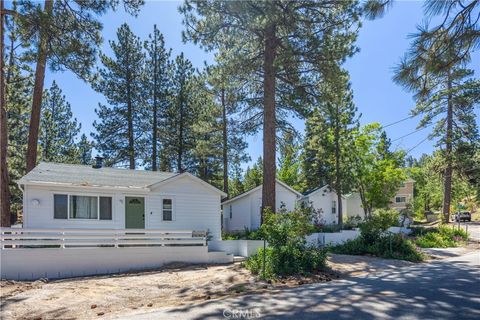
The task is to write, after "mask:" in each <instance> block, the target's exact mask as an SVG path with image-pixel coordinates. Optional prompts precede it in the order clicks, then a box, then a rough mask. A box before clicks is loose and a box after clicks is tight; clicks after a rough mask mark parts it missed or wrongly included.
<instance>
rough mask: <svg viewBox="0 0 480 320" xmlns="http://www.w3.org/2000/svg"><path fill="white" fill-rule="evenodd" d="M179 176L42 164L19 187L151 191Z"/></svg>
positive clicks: (140, 171)
mask: <svg viewBox="0 0 480 320" xmlns="http://www.w3.org/2000/svg"><path fill="white" fill-rule="evenodd" d="M177 175H180V174H178V173H171V172H159V171H145V170H129V169H118V168H108V167H103V168H99V169H94V168H92V167H91V166H85V165H76V164H60V163H49V162H40V163H39V164H38V165H37V166H36V167H35V168H34V169H33V170H32V171H30V172H29V173H27V174H26V175H25V176H23V177H22V178H21V179H20V180H19V181H18V183H19V184H39V185H41V184H45V185H58V186H78V187H108V188H115V189H117V188H118V189H149V187H150V186H151V185H152V184H155V183H158V182H161V181H164V180H167V179H169V178H171V177H174V176H177Z"/></svg>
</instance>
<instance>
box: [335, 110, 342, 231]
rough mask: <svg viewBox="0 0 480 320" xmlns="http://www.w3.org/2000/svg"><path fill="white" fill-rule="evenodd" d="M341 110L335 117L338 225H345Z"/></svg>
mask: <svg viewBox="0 0 480 320" xmlns="http://www.w3.org/2000/svg"><path fill="white" fill-rule="evenodd" d="M338 116H339V110H338V106H337V114H336V117H335V122H336V123H335V189H337V201H338V204H337V207H338V224H339V225H340V226H342V225H343V206H342V180H341V179H342V178H341V177H342V172H341V169H340V124H339V119H338Z"/></svg>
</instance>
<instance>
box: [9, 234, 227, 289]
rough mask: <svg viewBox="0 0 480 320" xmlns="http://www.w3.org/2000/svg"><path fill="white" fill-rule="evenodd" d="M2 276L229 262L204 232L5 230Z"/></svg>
mask: <svg viewBox="0 0 480 320" xmlns="http://www.w3.org/2000/svg"><path fill="white" fill-rule="evenodd" d="M0 239H1V245H0V248H1V250H0V258H1V259H0V263H1V264H0V271H1V278H2V279H13V280H33V279H38V278H68V277H78V276H87V275H97V274H110V273H117V272H129V271H137V270H146V269H154V268H158V267H160V266H162V265H164V264H167V263H170V262H185V263H229V262H232V261H233V255H231V254H227V253H225V252H209V250H208V246H207V239H206V233H205V232H197V231H192V230H153V229H139V230H136V229H115V230H114V229H15V228H2V229H0Z"/></svg>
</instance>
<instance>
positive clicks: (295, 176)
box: [277, 132, 301, 190]
mask: <svg viewBox="0 0 480 320" xmlns="http://www.w3.org/2000/svg"><path fill="white" fill-rule="evenodd" d="M279 149H280V157H279V159H278V165H279V168H278V173H277V176H278V179H279V180H281V181H283V182H285V183H286V184H287V185H289V186H291V187H292V188H294V189H296V190H300V189H301V186H300V162H299V159H298V158H299V156H298V153H299V147H298V144H297V142H296V141H295V136H294V134H293V133H292V132H287V133H285V134H284V135H283V137H282V139H280V148H279Z"/></svg>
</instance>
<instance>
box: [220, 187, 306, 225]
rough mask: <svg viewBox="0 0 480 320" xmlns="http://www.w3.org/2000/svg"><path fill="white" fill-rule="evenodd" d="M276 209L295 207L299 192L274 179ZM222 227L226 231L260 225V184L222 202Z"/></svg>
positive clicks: (290, 209) (289, 209)
mask: <svg viewBox="0 0 480 320" xmlns="http://www.w3.org/2000/svg"><path fill="white" fill-rule="evenodd" d="M275 190H276V195H275V199H276V210H277V211H278V210H279V209H280V208H282V207H283V208H285V209H286V210H287V211H292V210H293V209H295V206H296V204H297V201H298V199H299V198H300V197H301V196H302V194H301V193H299V192H297V191H295V190H294V189H293V188H291V187H289V186H288V185H286V184H285V183H283V182H282V181H280V180H276V187H275ZM222 206H223V221H224V224H223V227H224V230H225V231H226V232H238V231H243V230H244V229H245V228H248V229H249V230H256V229H258V228H259V227H260V215H261V206H262V185H259V186H258V187H256V188H253V189H252V190H250V191H247V192H245V193H242V194H240V195H238V196H236V197H234V198H232V199H228V200H226V201H224V202H223V203H222Z"/></svg>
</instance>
